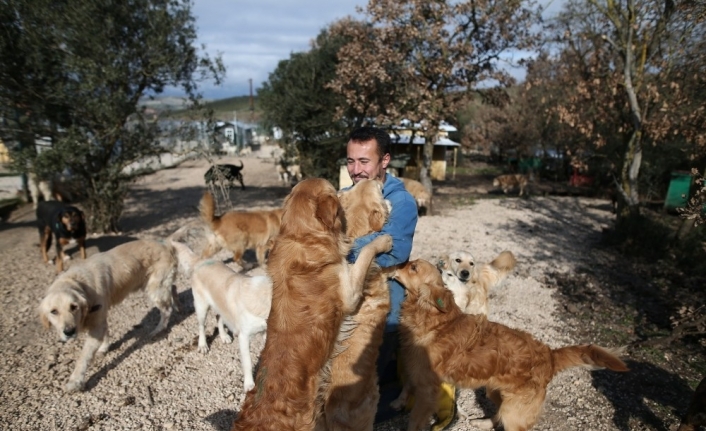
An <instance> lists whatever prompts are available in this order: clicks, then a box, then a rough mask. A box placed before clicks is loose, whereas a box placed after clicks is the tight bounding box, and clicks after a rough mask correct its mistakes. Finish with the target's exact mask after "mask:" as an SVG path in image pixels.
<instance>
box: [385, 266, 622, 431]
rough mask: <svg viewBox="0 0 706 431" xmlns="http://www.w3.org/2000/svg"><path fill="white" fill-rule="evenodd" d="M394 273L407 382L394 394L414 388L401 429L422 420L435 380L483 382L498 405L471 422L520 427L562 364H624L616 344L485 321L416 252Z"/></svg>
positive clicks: (616, 367)
mask: <svg viewBox="0 0 706 431" xmlns="http://www.w3.org/2000/svg"><path fill="white" fill-rule="evenodd" d="M394 278H395V279H396V280H398V281H399V282H400V283H401V284H402V285H403V286H404V288H405V290H406V292H407V295H406V297H405V301H404V302H403V303H402V312H401V315H400V333H401V338H402V357H403V358H404V359H403V360H404V364H405V367H404V369H405V371H406V374H407V378H408V379H409V382H410V385H409V388H410V389H409V390H408V391H407V392H406V393H403V394H402V395H401V396H400V398H401V399H399V400H398V401H400V402H404V401H405V399H406V397H407V396H409V395H414V406H413V408H412V412H411V414H410V422H409V426H408V428H407V430H408V431H419V430H421V429H424V428H425V426H426V425H427V424H428V421H429V418H430V417H431V415H432V413H433V412H434V409H435V404H436V400H437V397H438V393H439V385H440V383H441V382H448V383H452V384H454V385H455V386H457V387H463V388H469V389H475V388H480V387H485V388H486V393H487V394H488V397H489V398H490V399H491V400H492V401H493V402H494V403H495V404H496V405H497V407H498V411H497V413H496V415H495V416H494V417H493V418H492V419H490V418H485V419H475V420H473V421H472V424H473V425H474V426H477V427H479V428H483V429H491V428H493V427H498V426H500V425H502V426H503V427H504V429H505V431H527V430H529V429H530V428H532V426H534V424H535V423H536V422H537V420H538V419H539V416H540V413H541V410H542V405H543V403H544V398H545V396H546V390H547V385H548V384H549V382H550V381H551V380H552V378H553V377H554V376H555V375H556V374H558V373H559V372H561V371H562V370H565V369H568V368H571V367H577V366H582V367H588V368H608V369H610V370H613V371H628V368H627V367H626V365H625V363H624V362H623V361H622V360H620V358H619V357H618V355H619V354H620V349H616V350H610V349H605V348H602V347H599V346H595V345H577V346H567V347H562V348H559V349H550V348H549V347H548V346H547V345H545V344H543V343H541V342H539V341H537V340H535V339H534V338H533V337H532V336H531V335H530V334H528V333H526V332H524V331H520V330H516V329H512V328H509V327H507V326H505V325H501V324H499V323H494V322H490V321H488V319H487V318H486V317H485V316H483V315H473V314H464V313H463V312H461V310H460V309H459V308H458V306H457V305H456V303H455V302H454V298H453V294H452V293H451V291H449V290H448V289H446V288H445V287H444V284H443V281H442V280H441V274H439V272H438V270H437V269H436V268H435V266H434V265H433V264H431V263H430V262H427V261H424V260H421V259H420V260H415V261H410V262H408V263H406V264H404V265H400V266H399V267H398V268H397V269H396V271H395V273H394ZM403 397H404V399H402V398H403Z"/></svg>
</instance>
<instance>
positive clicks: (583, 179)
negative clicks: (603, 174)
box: [569, 168, 594, 187]
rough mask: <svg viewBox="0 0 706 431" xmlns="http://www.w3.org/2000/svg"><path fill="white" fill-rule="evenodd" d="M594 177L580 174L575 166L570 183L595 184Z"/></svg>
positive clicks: (576, 185)
mask: <svg viewBox="0 0 706 431" xmlns="http://www.w3.org/2000/svg"><path fill="white" fill-rule="evenodd" d="M593 180H594V178H593V177H589V176H588V175H582V174H579V170H578V169H576V168H574V173H573V174H572V175H571V178H569V185H570V186H573V187H582V186H590V185H592V184H593Z"/></svg>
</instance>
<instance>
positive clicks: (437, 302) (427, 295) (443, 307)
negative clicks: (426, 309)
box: [419, 283, 449, 313]
mask: <svg viewBox="0 0 706 431" xmlns="http://www.w3.org/2000/svg"><path fill="white" fill-rule="evenodd" d="M438 291H439V290H438V289H435V288H434V286H430V285H428V284H427V283H424V284H422V285H421V286H420V287H419V296H420V298H421V299H422V300H423V301H424V302H425V303H426V304H427V305H429V306H431V307H434V308H436V309H437V310H439V311H440V312H442V313H446V312H447V311H449V309H448V304H447V300H446V298H444V295H440V294H438ZM442 291H443V290H442Z"/></svg>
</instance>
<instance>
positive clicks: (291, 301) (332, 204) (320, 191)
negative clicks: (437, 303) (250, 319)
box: [232, 179, 392, 431]
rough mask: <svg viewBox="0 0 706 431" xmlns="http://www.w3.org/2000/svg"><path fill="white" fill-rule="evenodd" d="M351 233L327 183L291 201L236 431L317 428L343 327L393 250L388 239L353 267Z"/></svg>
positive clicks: (303, 188)
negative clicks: (375, 268)
mask: <svg viewBox="0 0 706 431" xmlns="http://www.w3.org/2000/svg"><path fill="white" fill-rule="evenodd" d="M344 227H345V218H344V214H343V210H342V208H341V205H340V202H339V200H338V198H337V196H336V190H335V189H334V188H333V186H332V185H331V184H330V183H329V182H328V181H326V180H323V179H307V180H304V181H302V182H300V183H299V184H297V185H296V186H294V188H293V189H292V192H291V193H290V194H289V196H287V198H286V199H285V202H284V214H283V215H282V227H281V230H280V234H279V235H278V236H277V238H276V239H275V243H274V247H273V248H272V251H271V254H270V261H269V265H268V273H269V275H270V277H271V278H272V281H273V292H272V309H271V311H270V316H269V318H268V321H267V341H266V342H265V347H264V349H263V351H262V354H261V356H260V366H259V368H258V371H257V375H256V378H255V388H254V389H253V390H251V391H249V392H248V393H247V396H246V398H245V402H244V403H243V407H242V409H241V411H240V414H239V417H238V419H236V421H235V423H234V424H233V428H232V430H233V431H237V430H259V431H264V430H277V431H288V430H296V431H301V430H311V429H313V428H314V425H315V422H316V415H317V414H318V413H319V412H320V411H321V407H322V401H323V400H322V399H321V398H322V394H324V393H325V392H326V388H325V386H326V382H327V380H328V378H327V374H328V373H327V372H326V368H327V364H328V363H329V361H330V358H331V354H332V353H333V350H334V346H335V344H336V340H337V337H338V334H339V331H340V327H341V323H342V322H343V319H344V318H345V316H347V315H350V314H351V313H352V312H354V311H355V309H356V307H357V306H358V303H359V302H360V299H361V296H362V290H363V282H364V280H365V276H366V274H367V272H368V267H369V266H370V263H371V262H372V260H373V258H374V257H375V254H377V253H381V252H384V251H388V250H389V249H390V247H391V246H392V239H391V238H390V237H389V236H388V235H383V236H380V237H379V238H378V239H376V240H375V241H373V242H372V243H370V244H369V245H368V246H366V247H364V248H363V250H362V251H361V253H360V256H359V258H358V260H357V262H356V263H355V264H353V265H351V266H350V267H349V265H348V263H347V262H346V256H347V255H348V252H349V250H350V242H349V241H348V239H347V237H346V235H345V232H344Z"/></svg>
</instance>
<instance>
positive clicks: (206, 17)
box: [192, 0, 367, 99]
mask: <svg viewBox="0 0 706 431" xmlns="http://www.w3.org/2000/svg"><path fill="white" fill-rule="evenodd" d="M365 4H367V2H366V1H365V0H301V1H297V0H259V1H257V0H239V1H233V0H194V5H193V9H192V12H193V14H194V16H195V17H196V27H197V32H198V33H197V34H198V44H199V46H200V45H201V44H205V45H206V52H207V53H208V55H209V56H211V57H214V56H215V55H217V54H218V53H220V55H221V58H222V59H223V63H224V64H225V66H226V78H225V82H224V83H223V85H222V86H220V87H214V86H213V85H209V84H206V83H204V84H203V85H202V86H201V90H202V92H203V93H204V97H206V98H207V99H223V98H226V97H233V96H244V95H248V94H250V84H249V81H248V80H249V79H252V87H253V93H256V89H257V88H258V87H260V86H261V85H262V83H263V82H265V81H267V79H268V77H269V74H270V73H271V72H274V70H275V68H276V67H277V64H278V63H279V61H280V60H286V59H288V58H289V56H290V54H291V53H293V52H302V51H307V50H308V49H309V45H310V42H311V41H312V40H313V39H315V38H316V36H317V35H318V34H319V32H320V31H321V30H322V29H324V28H326V27H327V26H328V25H329V24H331V23H333V22H334V21H337V20H338V19H340V18H344V17H346V16H348V15H351V16H356V10H355V8H356V6H364V5H365Z"/></svg>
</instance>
